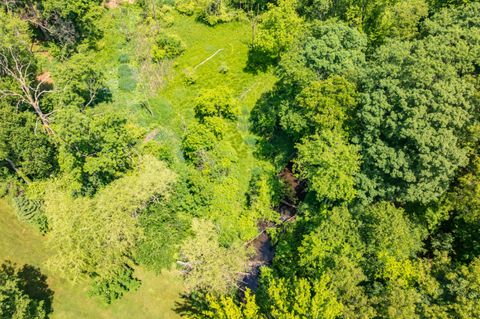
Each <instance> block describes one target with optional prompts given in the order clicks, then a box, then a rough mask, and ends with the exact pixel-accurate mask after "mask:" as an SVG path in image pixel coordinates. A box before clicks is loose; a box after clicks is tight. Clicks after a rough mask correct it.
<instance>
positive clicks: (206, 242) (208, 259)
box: [178, 219, 248, 293]
mask: <svg viewBox="0 0 480 319" xmlns="http://www.w3.org/2000/svg"><path fill="white" fill-rule="evenodd" d="M192 230H193V233H194V237H193V238H192V239H187V240H185V242H184V244H183V246H182V248H181V250H180V257H181V260H180V261H179V262H178V263H179V265H180V266H182V267H183V269H184V274H185V283H186V287H187V289H188V290H190V291H192V290H196V289H197V290H207V291H211V292H217V293H226V292H228V291H229V290H231V289H232V288H233V287H235V285H236V284H237V281H238V280H239V279H240V277H241V276H242V274H243V273H244V272H245V271H246V270H247V268H248V266H247V251H246V249H245V247H244V245H243V243H234V244H232V245H231V246H230V247H224V246H221V245H220V243H219V235H218V233H217V230H216V229H215V225H214V224H213V223H212V222H210V221H208V220H201V219H194V220H193V223H192Z"/></svg>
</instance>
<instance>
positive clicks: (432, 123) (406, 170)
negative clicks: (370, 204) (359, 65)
mask: <svg viewBox="0 0 480 319" xmlns="http://www.w3.org/2000/svg"><path fill="white" fill-rule="evenodd" d="M475 8H476V7H475ZM467 12H470V13H471V14H472V16H471V18H469V16H466V17H464V18H465V19H467V21H470V22H471V23H469V24H466V23H463V24H464V26H463V25H462V23H459V24H456V25H455V26H452V27H451V28H450V29H448V25H447V26H445V27H446V28H447V29H448V30H450V31H445V32H440V31H439V32H437V31H432V34H431V35H428V36H427V37H426V38H425V39H423V40H420V41H415V42H404V43H398V42H396V43H393V42H392V43H389V44H387V45H385V46H383V47H381V48H379V50H378V51H377V52H376V54H375V56H374V57H373V59H372V61H371V63H370V64H369V66H368V67H367V68H366V70H365V76H364V80H363V84H362V89H361V90H362V91H363V92H365V93H364V94H363V95H362V98H361V102H360V108H359V112H358V116H359V120H360V122H361V127H362V130H361V132H359V139H360V141H361V146H362V155H363V172H364V173H365V175H366V176H367V180H368V181H365V183H364V189H365V190H366V193H367V194H368V196H369V197H370V198H377V197H379V198H386V199H390V200H394V201H397V202H403V203H405V202H418V203H424V204H425V203H429V202H431V201H434V200H436V199H438V198H439V197H440V196H441V195H442V194H443V193H444V192H445V190H446V189H447V188H448V186H449V184H450V182H451V180H452V178H453V177H454V175H455V172H456V171H457V169H458V168H459V167H463V166H465V165H466V164H467V163H468V161H467V154H468V148H467V147H466V146H467V144H468V143H469V142H471V139H472V137H471V136H470V135H469V133H468V132H469V129H470V128H471V126H472V125H473V124H474V121H475V114H476V112H478V96H477V93H476V92H477V91H476V88H475V84H474V82H473V81H472V78H471V76H470V75H469V74H470V73H471V72H474V69H475V65H477V64H476V63H478V62H476V61H475V59H476V58H474V54H473V53H474V52H477V50H478V48H479V43H480V42H478V41H476V40H471V39H472V38H475V36H471V35H470V34H478V33H479V32H478V30H479V29H478V28H479V24H477V23H474V21H475V19H474V18H473V17H475V16H477V17H478V15H475V14H474V12H476V11H474V10H471V11H467ZM472 19H473V20H472ZM440 20H441V19H440ZM434 21H436V20H434ZM437 29H438V28H437ZM454 30H455V31H454ZM460 34H464V36H461V35H460Z"/></svg>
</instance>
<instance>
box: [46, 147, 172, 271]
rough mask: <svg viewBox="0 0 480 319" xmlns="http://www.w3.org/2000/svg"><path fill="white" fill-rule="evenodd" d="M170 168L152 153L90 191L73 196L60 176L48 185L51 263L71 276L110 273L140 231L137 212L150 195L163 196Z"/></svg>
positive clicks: (122, 262) (126, 259) (123, 261)
mask: <svg viewBox="0 0 480 319" xmlns="http://www.w3.org/2000/svg"><path fill="white" fill-rule="evenodd" d="M174 181H175V174H174V173H173V172H171V171H170V170H169V169H167V168H166V166H165V164H164V163H162V162H160V161H158V160H156V159H155V158H153V157H151V156H146V157H143V158H141V159H140V160H139V163H138V167H137V169H136V170H135V171H134V172H133V173H132V174H129V175H127V176H125V177H123V178H121V179H118V180H116V181H114V182H112V183H111V184H110V185H108V186H107V187H105V188H104V189H102V190H100V191H99V192H98V193H97V194H96V195H95V197H93V198H88V197H78V198H73V197H71V196H70V195H69V194H68V193H67V192H65V191H64V189H63V188H62V184H61V182H58V183H56V184H53V185H52V186H51V188H50V189H48V190H47V194H46V198H45V212H46V215H47V217H48V219H49V223H50V227H51V231H50V232H49V233H48V239H49V243H50V245H51V246H52V247H54V248H55V251H56V253H55V254H54V255H53V256H52V257H51V259H50V264H51V265H52V267H54V268H55V269H58V270H60V271H62V272H64V273H65V274H67V275H69V276H70V277H71V278H73V279H76V278H79V277H80V276H82V275H83V274H87V275H91V274H96V275H98V276H100V277H101V278H109V276H111V275H112V274H113V275H114V274H115V273H116V272H117V270H118V268H119V267H122V266H123V265H125V264H127V265H128V264H131V263H132V261H131V259H130V257H129V256H130V255H131V249H132V248H133V247H134V246H135V244H136V242H137V240H138V239H139V237H140V236H141V234H142V232H141V229H139V228H138V227H137V221H136V216H137V215H138V214H139V213H140V212H141V210H142V209H143V208H144V207H145V206H146V205H148V203H149V202H151V201H153V200H161V198H162V196H167V195H168V192H169V189H170V186H171V184H172V183H173V182H174Z"/></svg>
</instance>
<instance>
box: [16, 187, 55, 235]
mask: <svg viewBox="0 0 480 319" xmlns="http://www.w3.org/2000/svg"><path fill="white" fill-rule="evenodd" d="M14 203H15V208H16V212H17V215H18V217H19V218H20V219H22V220H24V221H27V222H29V223H31V224H33V225H35V226H37V227H38V229H39V230H40V231H41V232H42V233H46V232H47V231H48V220H47V217H46V216H45V213H44V212H43V207H42V204H43V203H42V202H41V201H40V200H38V199H29V198H28V197H26V196H22V195H21V196H17V197H15V198H14Z"/></svg>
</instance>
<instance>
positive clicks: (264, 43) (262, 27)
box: [253, 0, 303, 58]
mask: <svg viewBox="0 0 480 319" xmlns="http://www.w3.org/2000/svg"><path fill="white" fill-rule="evenodd" d="M295 4H296V1H288V0H280V1H278V4H277V5H273V4H268V11H266V12H265V13H263V14H262V15H261V16H260V23H259V25H258V30H256V32H255V34H254V36H255V37H254V40H253V48H254V49H255V50H258V51H260V52H263V53H264V54H266V55H269V56H271V57H272V58H277V57H278V56H279V55H280V54H281V53H283V52H285V51H287V50H288V49H289V48H290V47H291V45H292V44H293V42H294V40H295V39H296V37H297V36H298V35H299V33H300V31H301V30H302V27H303V20H302V18H301V17H299V16H298V14H297V12H296V11H295Z"/></svg>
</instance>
